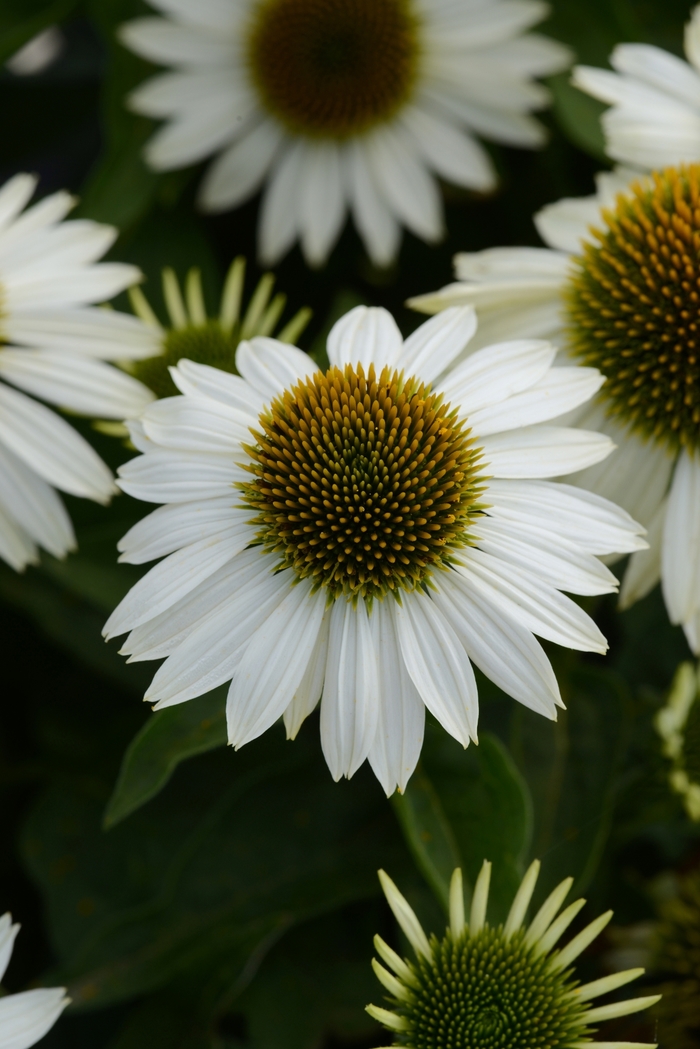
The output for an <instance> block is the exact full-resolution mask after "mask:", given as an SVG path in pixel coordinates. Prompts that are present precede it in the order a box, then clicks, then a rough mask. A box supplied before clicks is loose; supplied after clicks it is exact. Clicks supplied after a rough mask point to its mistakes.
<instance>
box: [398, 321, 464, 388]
mask: <svg viewBox="0 0 700 1049" xmlns="http://www.w3.org/2000/svg"><path fill="white" fill-rule="evenodd" d="M476 326H477V320H476V311H475V310H474V307H473V306H452V307H450V308H449V309H446V310H444V311H443V312H442V313H439V314H438V315H437V316H436V317H431V319H430V320H427V321H425V323H424V324H421V325H420V327H419V328H416V330H415V331H414V332H413V334H412V335H409V337H408V338H407V339H406V342H405V343H404V346H403V350H402V352H401V361H400V363H401V367H402V368H403V370H404V374H406V375H417V376H420V378H421V379H422V380H423V381H424V382H433V381H434V380H435V379H436V378H437V377H438V375H440V374H441V372H443V371H445V369H447V368H449V366H450V365H451V364H452V363H453V361H454V360H455V358H457V357H459V355H460V353H462V352H463V351H464V350H465V348H466V347H467V345H468V344H469V341H470V339H471V338H472V336H473V335H474V333H475V331H476Z"/></svg>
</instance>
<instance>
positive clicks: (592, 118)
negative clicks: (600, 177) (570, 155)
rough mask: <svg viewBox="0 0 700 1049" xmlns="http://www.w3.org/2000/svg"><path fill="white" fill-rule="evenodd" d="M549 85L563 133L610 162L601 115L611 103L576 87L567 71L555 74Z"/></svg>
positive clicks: (592, 154) (576, 144)
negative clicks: (607, 103) (606, 103)
mask: <svg viewBox="0 0 700 1049" xmlns="http://www.w3.org/2000/svg"><path fill="white" fill-rule="evenodd" d="M549 86H550V89H551V91H552V95H553V107H552V108H553V110H554V116H555V117H556V119H557V120H558V122H559V125H560V127H561V129H562V131H563V132H564V134H565V135H566V136H567V137H568V138H569V139H570V140H571V142H573V143H574V145H575V146H578V147H579V149H583V150H584V151H585V152H586V153H590V155H591V156H592V157H595V158H596V160H600V161H602V162H603V163H604V164H609V163H610V160H609V158H608V157H607V155H606V152H605V138H604V136H603V128H602V126H601V123H600V118H601V115H602V114H603V113H604V112H605V110H606V109H607V108H608V107H607V106H606V105H604V103H602V102H599V101H598V100H597V99H595V98H591V96H590V95H586V94H584V93H583V91H579V90H578V88H576V87H574V86H573V84H571V83H570V81H569V74H568V73H562V74H561V75H560V76H555V77H552V78H551V79H550V80H549Z"/></svg>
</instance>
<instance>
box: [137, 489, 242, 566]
mask: <svg viewBox="0 0 700 1049" xmlns="http://www.w3.org/2000/svg"><path fill="white" fill-rule="evenodd" d="M233 502H234V500H233V498H231V497H230V496H223V497H219V498H218V499H207V500H206V502H195V503H171V504H169V505H166V506H159V507H158V509H157V510H154V511H153V512H152V513H150V514H148V515H147V516H146V517H143V518H142V519H141V520H140V521H138V522H137V523H136V524H135V525H134V526H133V527H132V528H130V529H129V531H128V532H127V533H126V535H124V536H122V538H121V539H120V540H119V542H118V543H117V549H118V550H119V551H120V552H121V557H120V558H119V560H120V561H125V562H126V563H127V564H131V565H141V564H144V563H145V562H147V561H155V559H156V558H157V557H165V555H166V554H171V553H172V552H173V550H177V549H178V548H179V547H181V546H189V545H190V543H196V542H198V541H199V540H200V539H207V538H211V537H213V536H214V535H217V534H218V533H219V532H222V531H224V530H225V529H226V528H227V527H228V525H229V524H230V523H231V521H232V520H236V519H237V518H238V517H240V515H241V510H239V509H234V507H233ZM248 517H249V518H252V517H253V514H252V513H251V512H250V511H249V512H248Z"/></svg>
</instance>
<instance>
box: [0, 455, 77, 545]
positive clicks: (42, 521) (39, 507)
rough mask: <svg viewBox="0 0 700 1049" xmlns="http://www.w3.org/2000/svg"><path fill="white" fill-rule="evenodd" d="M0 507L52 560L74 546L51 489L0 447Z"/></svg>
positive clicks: (65, 516) (63, 511) (66, 519)
mask: <svg viewBox="0 0 700 1049" xmlns="http://www.w3.org/2000/svg"><path fill="white" fill-rule="evenodd" d="M0 504H1V505H3V506H4V507H5V509H6V510H8V511H10V512H11V515H12V517H13V518H14V519H15V521H16V522H17V523H18V525H19V526H20V527H21V528H22V529H23V530H24V531H25V532H26V533H27V535H28V536H29V537H30V539H32V540H33V541H34V542H35V543H38V544H39V546H43V548H44V549H45V550H48V552H49V553H50V554H53V556H54V557H65V555H66V554H67V553H68V552H69V551H70V550H74V549H75V546H76V542H75V534H74V532H73V526H72V524H71V521H70V518H69V516H68V514H67V512H66V509H65V507H64V505H63V503H62V502H61V499H60V496H59V495H58V494H57V492H56V491H55V489H54V488H52V487H51V485H50V484H47V482H46V481H44V480H42V478H41V477H39V476H38V475H37V474H35V473H34V471H33V470H29V469H27V467H26V465H25V464H24V463H23V462H22V461H21V460H20V459H18V458H17V457H16V456H15V455H13V454H12V452H11V451H10V450H9V449H8V448H4V447H3V446H2V445H0Z"/></svg>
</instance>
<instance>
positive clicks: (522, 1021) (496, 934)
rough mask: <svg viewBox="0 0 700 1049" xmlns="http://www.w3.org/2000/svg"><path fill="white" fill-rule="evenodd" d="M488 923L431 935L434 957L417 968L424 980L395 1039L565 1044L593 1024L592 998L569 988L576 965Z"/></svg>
mask: <svg viewBox="0 0 700 1049" xmlns="http://www.w3.org/2000/svg"><path fill="white" fill-rule="evenodd" d="M523 936H524V933H523V932H522V931H521V932H519V933H516V934H515V936H513V937H512V938H511V939H510V940H507V941H506V940H505V938H504V936H503V930H502V928H500V927H499V928H497V929H493V928H490V927H489V926H486V927H485V928H484V929H483V930H482V931H481V932H480V933H478V934H477V935H476V936H474V937H470V936H469V933H468V931H467V932H466V934H465V935H463V936H461V937H460V938H459V939H457V940H454V939H453V938H452V936H449V935H448V936H446V937H445V939H443V940H442V941H441V942H438V941H437V940H436V939H433V941H432V944H431V946H432V948H433V958H432V961H430V962H428V961H426V960H425V959H423V958H421V960H420V961H419V962H418V963H417V964H415V965H414V966H413V967H412V968H413V971H414V974H415V976H416V977H417V981H418V985H417V986H416V987H413V986H411V987H410V990H409V996H408V998H407V999H406V1000H405V1001H403V1002H401V1003H400V1004H399V1005H398V1006H397V1008H396V1012H397V1013H398V1014H399V1015H400V1016H402V1017H403V1018H404V1019H405V1020H406V1021H407V1029H406V1030H405V1031H402V1032H399V1033H398V1034H397V1035H395V1044H399V1045H407V1046H411V1047H412V1049H447V1047H448V1046H449V1047H450V1049H564V1047H568V1046H570V1045H571V1044H572V1043H573V1042H577V1041H581V1040H583V1039H584V1038H585V1037H586V1035H588V1034H589V1031H588V1029H587V1027H586V1023H585V1012H586V1006H585V1005H583V1004H582V1003H580V1002H577V1001H576V999H575V997H574V996H572V995H570V994H569V992H570V990H571V987H572V985H573V981H572V977H571V972H570V971H568V972H567V971H564V972H556V971H553V969H552V968H551V966H550V960H549V958H548V957H547V956H546V955H544V956H540V957H539V958H537V957H535V956H534V953H533V951H532V949H531V948H529V947H525V946H524V945H523Z"/></svg>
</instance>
